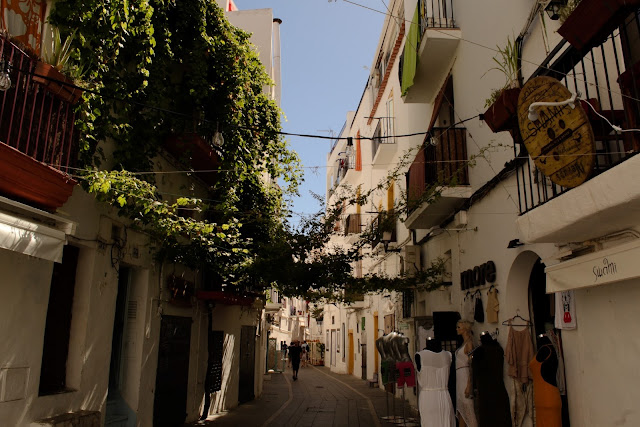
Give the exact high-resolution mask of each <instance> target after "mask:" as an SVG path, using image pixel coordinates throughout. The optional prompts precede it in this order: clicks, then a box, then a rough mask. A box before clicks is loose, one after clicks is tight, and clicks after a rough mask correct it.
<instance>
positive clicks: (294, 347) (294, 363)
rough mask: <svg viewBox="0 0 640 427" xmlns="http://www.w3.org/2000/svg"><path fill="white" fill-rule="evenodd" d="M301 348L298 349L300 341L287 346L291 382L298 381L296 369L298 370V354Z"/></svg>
mask: <svg viewBox="0 0 640 427" xmlns="http://www.w3.org/2000/svg"><path fill="white" fill-rule="evenodd" d="M301 353H302V348H301V347H300V341H293V342H292V343H291V345H290V346H289V361H290V362H291V368H292V369H293V380H294V381H296V380H297V379H298V369H300V354H301Z"/></svg>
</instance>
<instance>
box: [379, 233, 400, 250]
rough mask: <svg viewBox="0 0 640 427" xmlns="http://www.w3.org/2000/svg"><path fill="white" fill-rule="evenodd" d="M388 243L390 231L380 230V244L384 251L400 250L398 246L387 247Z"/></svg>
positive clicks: (389, 241)
mask: <svg viewBox="0 0 640 427" xmlns="http://www.w3.org/2000/svg"><path fill="white" fill-rule="evenodd" d="M389 243H391V232H390V231H383V232H382V246H383V247H384V251H385V253H386V252H400V251H401V249H400V248H391V249H389Z"/></svg>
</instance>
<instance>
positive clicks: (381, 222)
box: [371, 211, 397, 248]
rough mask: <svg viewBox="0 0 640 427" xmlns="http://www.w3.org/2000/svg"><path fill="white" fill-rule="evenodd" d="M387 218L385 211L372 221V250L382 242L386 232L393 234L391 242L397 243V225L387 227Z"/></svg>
mask: <svg viewBox="0 0 640 427" xmlns="http://www.w3.org/2000/svg"><path fill="white" fill-rule="evenodd" d="M387 217H388V213H387V212H385V211H383V212H380V213H379V214H378V215H376V216H375V218H373V220H372V221H371V234H372V236H373V237H372V239H371V247H372V248H375V247H376V246H377V245H378V243H380V242H381V241H382V237H383V233H384V232H385V231H386V232H389V233H391V236H390V237H391V240H390V242H396V241H397V237H396V225H395V223H394V224H393V225H392V226H387V224H385V220H386V219H387Z"/></svg>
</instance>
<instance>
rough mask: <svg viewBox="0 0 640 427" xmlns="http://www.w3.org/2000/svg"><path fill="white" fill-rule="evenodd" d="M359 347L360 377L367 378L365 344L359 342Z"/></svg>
mask: <svg viewBox="0 0 640 427" xmlns="http://www.w3.org/2000/svg"><path fill="white" fill-rule="evenodd" d="M360 347H361V350H360V357H361V358H362V364H361V365H360V366H361V367H362V379H363V380H366V379H367V345H366V344H360Z"/></svg>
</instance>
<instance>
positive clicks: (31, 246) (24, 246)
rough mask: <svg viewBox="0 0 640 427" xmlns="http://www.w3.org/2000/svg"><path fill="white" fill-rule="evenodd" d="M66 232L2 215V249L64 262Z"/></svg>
mask: <svg viewBox="0 0 640 427" xmlns="http://www.w3.org/2000/svg"><path fill="white" fill-rule="evenodd" d="M65 241H66V236H65V233H64V231H61V230H57V229H55V228H51V227H47V226H45V225H42V224H38V223H35V222H31V221H27V220H25V219H21V218H17V217H15V216H12V215H7V214H4V213H0V248H3V249H8V250H10V251H14V252H19V253H22V254H25V255H30V256H34V257H36V258H42V259H46V260H48V261H53V262H62V248H63V247H64V244H65Z"/></svg>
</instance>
